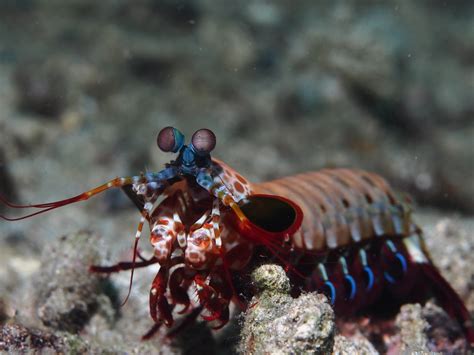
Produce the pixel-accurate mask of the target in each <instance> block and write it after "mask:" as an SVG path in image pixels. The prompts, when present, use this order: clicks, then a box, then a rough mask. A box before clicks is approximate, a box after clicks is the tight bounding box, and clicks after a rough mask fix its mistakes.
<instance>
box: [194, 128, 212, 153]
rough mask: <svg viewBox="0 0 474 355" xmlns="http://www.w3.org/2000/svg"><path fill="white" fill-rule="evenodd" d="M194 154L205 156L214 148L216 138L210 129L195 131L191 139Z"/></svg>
mask: <svg viewBox="0 0 474 355" xmlns="http://www.w3.org/2000/svg"><path fill="white" fill-rule="evenodd" d="M191 144H192V145H193V147H194V149H195V150H196V153H198V154H199V155H206V154H209V153H210V152H212V150H213V149H214V148H215V146H216V136H215V134H214V133H213V132H212V131H211V130H210V129H206V128H203V129H200V130H197V131H196V132H195V133H194V134H193V137H192V138H191Z"/></svg>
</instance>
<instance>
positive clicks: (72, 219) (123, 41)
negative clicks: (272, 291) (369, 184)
mask: <svg viewBox="0 0 474 355" xmlns="http://www.w3.org/2000/svg"><path fill="white" fill-rule="evenodd" d="M165 126H173V127H176V128H178V129H180V130H181V131H182V132H183V133H184V134H185V135H186V138H187V139H189V138H190V137H191V135H192V133H193V132H194V131H196V130H197V129H199V128H209V129H211V130H213V131H214V133H215V134H216V136H217V147H216V149H215V151H214V153H213V156H215V157H217V158H219V159H221V160H223V161H225V162H226V163H227V164H229V165H230V166H232V167H233V168H235V169H236V170H237V171H239V172H240V173H241V174H242V175H243V176H246V177H248V178H249V179H251V180H252V181H265V180H268V179H273V178H277V177H282V176H286V175H291V174H296V173H299V172H304V171H308V170H316V169H319V168H323V167H354V168H361V169H366V170H370V171H373V172H376V173H378V174H380V175H382V176H384V177H385V178H386V179H387V180H388V181H390V183H391V184H392V186H393V187H395V188H396V189H397V190H400V191H404V192H406V193H408V194H409V195H410V196H411V197H412V198H413V200H414V201H415V202H416V206H417V209H419V211H420V213H419V220H420V221H421V223H420V224H421V225H422V227H423V228H424V229H425V234H426V239H427V244H428V246H429V249H430V250H432V252H433V256H434V257H435V260H437V263H438V264H439V265H440V266H441V268H442V269H443V271H446V270H447V272H448V275H449V276H450V278H451V280H450V281H452V282H453V285H454V286H455V287H456V289H457V290H458V292H460V293H461V295H462V296H463V297H464V298H465V299H466V300H467V305H468V307H469V308H470V310H471V311H472V310H474V296H473V292H472V290H473V289H474V281H473V280H474V269H473V268H474V267H473V266H472V265H474V260H473V255H474V240H473V239H474V238H473V230H474V218H473V214H474V183H473V181H474V2H473V1H469V0H456V1H441V0H420V1H414V2H412V1H399V0H386V1H356V0H348V1H329V0H327V1H326V0H322V1H308V0H305V1H303V0H302V1H290V0H277V1H263V0H248V1H216V0H214V1H213V0H182V1H177V0H135V1H125V0H106V1H92V0H70V1H58V0H16V1H15V0H2V1H0V132H1V133H0V193H1V194H3V195H4V196H6V197H8V198H9V199H11V200H13V201H16V202H21V203H34V202H44V201H51V200H56V199H61V198H65V197H68V196H73V195H76V194H78V193H80V192H82V191H85V190H87V189H89V188H92V187H94V186H97V185H100V184H101V183H103V182H105V181H108V180H109V179H111V178H113V177H115V176H130V175H136V174H138V173H140V172H141V171H157V170H160V169H161V168H162V165H163V164H164V163H165V162H168V161H169V160H170V159H173V156H172V155H170V154H164V153H162V152H160V151H159V150H158V148H157V146H156V135H157V133H158V132H159V130H160V129H161V128H163V127H165ZM14 212H15V211H13V212H12V211H11V210H8V209H7V208H5V206H3V205H0V213H2V214H5V215H13V214H14ZM138 219H139V216H138V214H137V213H136V210H135V209H134V206H133V205H132V204H131V203H130V202H129V201H128V200H127V198H126V196H125V195H123V194H122V193H121V191H110V192H107V193H106V194H104V195H103V196H99V197H97V198H94V199H93V200H90V201H88V202H86V203H83V204H82V203H81V204H77V205H74V206H70V207H66V208H64V209H61V210H60V211H55V212H52V213H51V214H47V215H43V216H41V217H37V218H33V219H30V220H25V221H21V222H17V223H7V222H5V221H0V324H1V323H2V322H7V320H11V319H13V318H14V317H16V318H15V319H16V320H15V322H14V323H15V324H16V323H18V324H24V325H26V326H30V325H31V326H33V327H36V326H43V325H47V324H45V323H44V322H43V324H41V322H40V321H38V320H34V319H33V318H34V316H32V315H31V314H34V310H32V309H29V308H28V307H27V306H25V305H26V304H31V302H29V301H28V296H27V295H31V294H33V293H34V291H32V287H33V286H34V285H35V284H34V283H32V281H31V280H32V278H36V276H35V275H37V274H36V273H37V272H40V273H41V265H42V264H41V260H44V258H45V253H46V258H48V255H55V253H56V252H58V251H57V250H56V251H54V250H53V251H51V249H50V248H53V249H54V248H55V247H56V248H60V247H59V246H60V245H61V244H60V242H58V237H59V236H61V235H66V234H70V233H75V232H76V231H78V230H81V229H90V230H92V231H94V232H96V233H98V234H99V235H100V237H98V238H95V237H93V238H92V239H94V240H95V239H97V240H96V243H97V245H98V249H99V250H100V253H101V254H102V256H103V257H104V256H105V257H106V258H108V260H112V261H116V260H118V259H123V258H124V257H125V256H127V255H128V254H127V251H128V249H129V247H130V244H131V241H132V238H133V235H134V233H135V228H136V224H137V223H138ZM415 219H417V215H416V214H415ZM428 232H429V233H431V234H432V235H441V236H440V237H439V238H438V239H436V237H432V236H430V235H428ZM443 233H444V234H443ZM453 235H454V237H453ZM450 236H451V237H450ZM457 236H460V237H459V238H458V237H457ZM445 237H446V238H445ZM430 238H432V239H430ZM433 238H434V239H433ZM91 243H92V242H91ZM94 243H95V242H94ZM143 247H144V249H145V248H146V246H145V243H144V244H143ZM81 248H86V249H87V247H85V246H81ZM45 250H46V252H45ZM42 253H43V256H42V257H41V254H42ZM48 253H49V254H48ZM150 275H153V273H152V272H150V273H142V274H141V275H137V281H136V288H135V289H134V291H133V293H132V298H131V300H130V302H129V304H127V305H126V306H125V307H123V308H121V309H120V312H121V313H120V314H121V315H120V316H117V315H114V314H115V313H114V312H118V311H116V310H114V309H115V308H114V307H113V304H112V305H110V307H109V308H108V309H109V310H110V314H112V315H110V314H106V315H104V314H102V315H100V316H94V317H95V318H93V320H92V321H91V322H89V323H88V325H87V326H86V328H85V329H86V330H84V329H82V328H81V329H82V333H80V334H82V335H84V334H85V339H88V340H87V341H89V342H91V344H99V345H97V347H98V348H97V349H99V348H100V349H108V350H109V351H111V352H113V351H117V352H119V350H117V349H115V348H114V346H116V347H121V346H122V345H123V344H122V342H123V343H126V344H127V345H126V346H128V347H129V348H127V350H124V351H125V352H133V351H138V352H142V353H146V352H153V351H157V349H160V351H162V352H164V353H166V352H178V353H179V352H184V353H186V352H189V351H190V350H189V349H194V350H196V349H195V348H194V347H195V346H196V343H193V344H194V345H188V348H186V347H184V348H182V349H179V347H178V348H176V347H173V346H172V345H169V344H167V345H163V344H161V343H160V339H154V340H152V341H151V342H148V343H145V344H144V343H140V342H139V338H140V336H141V335H143V334H144V333H145V332H146V330H147V329H148V328H149V326H150V325H151V323H150V322H151V320H150V319H149V317H148V308H147V307H148V305H147V302H148V299H147V297H148V296H147V295H148V288H149V282H150V280H151V278H152V277H153V276H150ZM77 277H79V278H80V276H77ZM114 282H115V285H116V286H115V287H116V288H117V289H118V290H119V291H117V292H119V293H120V296H119V297H121V298H123V294H124V292H125V291H124V290H126V289H127V287H128V275H127V274H126V275H122V276H117V278H116V279H115V281H114ZM19 295H21V297H20V296H19ZM20 299H21V300H20ZM97 302H98V303H100V302H102V301H100V300H99V301H97ZM112 303H113V302H112ZM87 307H89V306H87ZM87 307H86V308H87ZM99 313H100V312H99ZM14 314H16V315H15V316H14ZM101 317H102V318H101ZM94 322H95V323H94ZM77 331H78V329H76V328H74V329H73V330H72V333H77ZM200 331H202V332H205V333H206V330H202V329H201V330H200ZM228 333H230V334H234V333H232V331H230V330H229V331H228ZM5 334H6V333H4V336H5ZM206 334H207V333H206ZM225 334H226V333H225ZM237 334H238V333H237ZM82 335H81V336H82ZM81 336H78V337H77V338H74V339H72V338H68V339H69V340H68V341H70V342H71V343H72V342H75V341H77V342H80V341H82V340H78V339H80V338H81ZM237 336H238V335H235V334H234V335H229V337H231V338H232V339H233V340H232V341H230V343H235V342H236V339H235V338H236V337H237ZM71 337H72V335H71ZM0 338H1V336H0ZM196 338H198V337H196ZM71 339H72V340H71ZM94 342H96V343H94ZM53 343H54V342H53V341H52V344H53ZM211 343H212V342H211ZM0 344H1V341H0ZM68 344H69V343H68ZM121 344H122V345H121ZM197 344H200V343H199V341H198V343H197ZM211 345H212V346H215V347H214V348H212V349H211V350H209V349H208V348H206V351H205V352H207V353H209V352H216V353H226V352H227V351H229V352H230V350H229V349H230V348H231V346H229V345H228V342H226V341H220V342H219V341H217V340H216V343H212V344H211ZM211 345H210V346H211ZM0 346H1V345H0ZM123 346H125V345H123ZM51 348H54V349H55V350H57V351H59V350H58V349H59V348H56V347H55V346H53V345H51ZM68 349H70V348H68ZM79 349H80V351H84V352H88V351H92V350H91V348H88V347H87V346H86V345H84V344H82V343H81V345H80V346H79ZM122 349H123V348H122ZM137 349H138V350H137ZM183 349H184V350H183ZM186 349H188V350H186ZM377 349H378V350H379V351H380V350H383V347H380V346H379V348H377Z"/></svg>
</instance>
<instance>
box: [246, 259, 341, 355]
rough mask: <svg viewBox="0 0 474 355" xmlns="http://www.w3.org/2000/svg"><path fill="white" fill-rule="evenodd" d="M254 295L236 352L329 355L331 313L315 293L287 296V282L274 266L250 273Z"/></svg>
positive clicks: (331, 344) (332, 315)
mask: <svg viewBox="0 0 474 355" xmlns="http://www.w3.org/2000/svg"><path fill="white" fill-rule="evenodd" d="M252 278H253V282H254V284H255V287H256V289H257V295H256V296H255V297H254V298H253V299H252V301H251V305H253V306H250V307H249V309H248V310H247V312H246V314H245V320H244V326H243V329H242V332H241V337H242V339H241V342H240V346H239V350H240V351H241V352H242V353H245V354H262V353H267V354H292V353H297V354H315V353H329V352H330V351H331V350H332V347H333V344H334V333H335V323H334V313H333V311H332V308H331V306H330V305H329V303H328V302H327V300H326V297H325V296H323V295H319V294H316V293H307V294H302V295H301V296H300V297H298V298H296V299H293V298H292V297H291V296H290V295H289V281H288V278H287V277H286V274H285V272H284V270H283V269H282V268H281V267H280V266H276V265H263V266H261V267H259V268H257V269H256V270H255V271H254V273H253V274H252Z"/></svg>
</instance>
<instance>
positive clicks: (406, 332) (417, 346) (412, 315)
mask: <svg viewBox="0 0 474 355" xmlns="http://www.w3.org/2000/svg"><path fill="white" fill-rule="evenodd" d="M396 324H397V326H398V328H399V329H400V338H401V346H400V351H401V352H403V353H414V352H427V351H429V349H428V338H427V336H426V330H427V329H428V328H429V324H428V322H427V321H426V319H425V318H424V317H423V315H422V308H421V306H420V305H419V304H406V305H404V306H402V308H401V309H400V313H399V314H398V316H397V320H396Z"/></svg>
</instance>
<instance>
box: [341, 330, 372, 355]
mask: <svg viewBox="0 0 474 355" xmlns="http://www.w3.org/2000/svg"><path fill="white" fill-rule="evenodd" d="M332 353H333V355H352V354H360V355H362V354H364V355H376V354H378V353H379V352H378V351H377V350H375V348H374V346H373V345H372V344H371V343H370V342H369V341H368V340H367V339H366V338H364V337H363V336H357V337H352V338H346V337H345V336H342V335H336V337H335V338H334V348H333V351H332Z"/></svg>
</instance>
